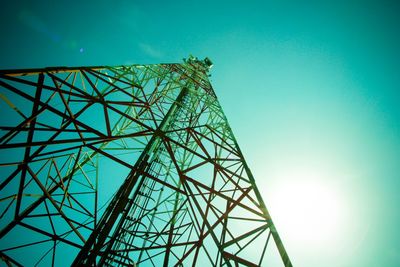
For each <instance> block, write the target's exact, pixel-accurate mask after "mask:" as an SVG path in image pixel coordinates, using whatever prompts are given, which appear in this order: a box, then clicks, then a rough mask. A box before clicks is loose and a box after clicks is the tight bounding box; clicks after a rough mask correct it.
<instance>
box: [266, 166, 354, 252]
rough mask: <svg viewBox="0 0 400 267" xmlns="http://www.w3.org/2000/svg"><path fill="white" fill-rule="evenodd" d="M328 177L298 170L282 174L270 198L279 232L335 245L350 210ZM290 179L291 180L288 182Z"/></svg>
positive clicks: (307, 242)
mask: <svg viewBox="0 0 400 267" xmlns="http://www.w3.org/2000/svg"><path fill="white" fill-rule="evenodd" d="M327 178H328V177H323V176H320V175H315V174H312V173H310V172H300V173H299V172H294V173H291V176H290V177H287V176H285V177H282V179H281V180H282V181H285V184H283V183H281V184H277V185H276V186H274V191H273V192H272V194H271V195H269V197H268V198H267V199H268V200H269V207H270V212H271V215H272V218H273V220H274V222H275V224H276V226H277V228H278V232H281V233H282V234H284V236H285V238H286V239H290V241H291V242H295V243H301V244H302V245H306V246H307V245H321V246H325V245H327V244H331V245H334V244H335V242H336V241H337V240H336V239H337V237H338V236H340V235H341V229H342V224H343V223H342V221H343V219H344V211H345V209H346V207H345V205H344V204H343V203H344V201H343V199H342V196H341V194H340V192H339V191H338V190H337V188H335V187H334V186H332V185H331V184H330V183H329V179H327ZM288 181H289V182H288Z"/></svg>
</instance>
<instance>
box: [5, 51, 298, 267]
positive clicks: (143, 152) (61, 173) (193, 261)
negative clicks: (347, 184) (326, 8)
mask: <svg viewBox="0 0 400 267" xmlns="http://www.w3.org/2000/svg"><path fill="white" fill-rule="evenodd" d="M210 67H211V62H210V60H208V59H207V58H206V59H205V60H198V59H197V58H193V57H190V58H189V59H188V60H185V61H184V63H182V64H157V65H132V66H120V67H80V68H67V67H56V68H45V69H30V70H12V71H7V70H5V71H1V74H0V75H1V76H0V88H1V92H0V93H1V94H0V97H1V100H0V103H1V104H0V105H1V106H0V109H1V116H0V121H1V123H0V130H1V132H0V133H1V135H0V148H1V162H0V170H1V178H0V179H1V180H0V238H1V239H0V251H1V252H0V257H1V260H0V262H3V264H6V265H8V266H34V265H36V266H50V265H52V266H66V265H74V266H93V265H101V266H195V265H196V266H279V265H276V264H277V262H278V261H279V263H280V266H292V265H291V262H290V260H289V258H288V256H287V253H286V251H285V249H284V247H283V245H282V242H281V240H280V238H279V235H278V233H277V232H276V230H275V227H274V224H273V222H272V220H271V217H270V215H269V213H268V211H267V209H266V207H265V204H264V202H263V200H262V197H261V195H260V192H259V190H258V189H257V187H256V184H255V180H254V178H253V176H252V174H251V172H250V169H249V167H248V166H247V164H246V161H245V160H244V157H243V155H242V152H241V151H240V149H239V146H238V144H237V142H236V139H235V137H234V135H233V133H232V130H231V128H230V127H229V124H228V122H227V120H226V117H225V115H224V113H223V111H222V108H221V106H220V104H219V102H218V100H217V97H216V95H215V93H214V90H213V88H212V86H211V84H210V82H209V80H208V70H209V68H210ZM271 258H274V259H275V262H274V261H270V259H271ZM276 260H277V261H276Z"/></svg>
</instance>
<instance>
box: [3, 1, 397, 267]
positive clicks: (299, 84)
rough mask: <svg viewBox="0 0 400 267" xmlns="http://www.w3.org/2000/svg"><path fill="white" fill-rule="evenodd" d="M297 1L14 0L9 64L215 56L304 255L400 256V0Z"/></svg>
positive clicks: (268, 192) (331, 261)
mask: <svg viewBox="0 0 400 267" xmlns="http://www.w3.org/2000/svg"><path fill="white" fill-rule="evenodd" d="M51 2H57V3H51ZM188 2H189V3H188ZM299 2H300V1H251V0H248V1H208V0H206V1H144V0H143V1H102V0H100V1H99V0H97V1H73V0H71V1H41V0H39V1H8V2H3V3H2V7H1V10H0V20H1V27H0V33H1V43H0V48H1V49H0V68H1V69H13V68H33V67H46V66H83V65H88V66H90V65H121V64H132V63H160V62H165V63H169V62H182V58H183V57H187V56H188V55H189V54H193V55H195V56H198V57H199V58H203V57H205V56H208V57H210V58H211V60H212V61H213V62H214V64H215V65H214V67H213V69H212V77H211V81H212V83H213V86H214V89H215V91H216V93H217V95H218V97H219V99H220V102H221V105H222V106H223V108H224V111H225V113H226V115H227V117H228V119H229V122H230V124H231V126H232V129H233V131H234V133H235V135H236V138H237V139H238V142H239V144H240V146H241V149H242V151H243V153H244V155H245V157H246V159H247V161H248V164H249V166H250V168H251V169H252V171H253V174H254V176H255V178H256V181H257V184H258V186H259V188H260V190H261V192H262V193H263V197H264V200H265V202H266V204H267V206H268V208H269V210H270V212H271V214H272V216H273V219H274V220H275V223H276V226H277V229H278V231H279V232H280V234H281V237H282V239H283V242H284V244H285V246H286V249H287V251H288V253H289V256H290V257H291V259H292V262H293V264H294V266H305V267H314V266H328V267H338V266H385V267H386V266H388V267H391V266H393V267H394V266H400V231H399V225H400V208H399V203H400V66H399V62H400V28H399V25H400V16H399V14H400V2H398V1H343V2H341V1H331V2H330V1H306V2H307V3H305V2H304V3H299Z"/></svg>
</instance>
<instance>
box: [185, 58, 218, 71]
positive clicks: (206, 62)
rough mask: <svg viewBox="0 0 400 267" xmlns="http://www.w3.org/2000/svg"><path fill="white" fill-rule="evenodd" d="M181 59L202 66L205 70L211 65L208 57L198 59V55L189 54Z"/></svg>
mask: <svg viewBox="0 0 400 267" xmlns="http://www.w3.org/2000/svg"><path fill="white" fill-rule="evenodd" d="M183 61H184V62H187V63H189V64H199V65H201V66H202V67H204V68H205V69H206V70H209V69H211V68H212V66H213V63H212V61H211V60H210V59H209V58H208V57H205V58H204V59H203V60H200V59H198V57H195V56H192V55H189V57H188V58H187V59H186V58H184V59H183Z"/></svg>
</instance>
